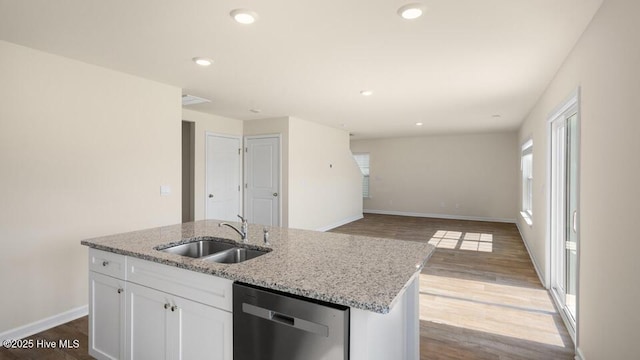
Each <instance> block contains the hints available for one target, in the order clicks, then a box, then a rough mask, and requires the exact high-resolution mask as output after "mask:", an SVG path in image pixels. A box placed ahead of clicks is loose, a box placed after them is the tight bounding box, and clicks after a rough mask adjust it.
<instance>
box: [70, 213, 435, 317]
mask: <svg viewBox="0 0 640 360" xmlns="http://www.w3.org/2000/svg"><path fill="white" fill-rule="evenodd" d="M218 223H219V221H215V220H202V221H196V222H192V223H185V224H179V225H171V226H165V227H158V228H153V229H147V230H140V231H134V232H129V233H123V234H117V235H110V236H104V237H98V238H93V239H87V240H83V241H82V242H81V243H82V245H86V246H89V247H91V248H95V249H99V250H104V251H109V252H113V253H117V254H122V255H127V256H132V257H137V258H140V259H145V260H150V261H154V262H158V263H162V264H166V265H171V266H176V267H179V268H183V269H188V270H192V271H197V272H201V273H205V274H211V275H215V276H219V277H222V278H226V279H230V280H235V281H241V282H244V283H248V284H253V285H257V286H262V287H265V288H270V289H274V290H279V291H283V292H286V293H291V294H295V295H300V296H305V297H308V298H312V299H317V300H322V301H327V302H331V303H335V304H340V305H345V306H349V307H354V308H358V309H364V310H369V311H374V312H377V313H382V314H385V313H388V312H389V310H390V309H391V307H392V306H393V305H394V300H395V299H396V297H397V296H398V295H399V294H401V293H402V291H403V289H404V287H405V286H406V285H407V283H408V281H409V280H411V278H412V276H413V275H414V274H415V273H416V272H418V271H420V270H421V269H422V267H423V266H424V264H425V263H426V261H427V260H428V259H429V257H430V256H431V254H432V252H433V250H434V247H433V246H431V245H428V244H427V243H420V242H413V241H401V240H392V239H381V238H373V237H366V236H355V235H346V234H337V233H324V232H317V231H308V230H299V229H285V228H277V227H272V228H270V231H269V243H270V245H268V246H265V245H264V244H263V226H261V225H252V224H249V238H248V243H246V244H242V243H241V241H240V237H239V235H238V234H237V233H236V232H235V231H233V230H232V229H230V228H228V227H219V226H218ZM234 225H236V226H239V223H234ZM204 238H224V239H231V240H232V241H235V242H237V243H238V245H239V246H244V247H249V248H265V247H267V248H270V249H272V251H271V252H269V253H267V254H264V255H262V256H259V257H257V258H254V259H251V260H248V261H245V262H241V263H238V264H220V263H215V262H212V261H207V260H199V259H193V258H189V257H185V256H180V255H175V254H170V253H167V252H163V251H159V250H156V249H157V248H165V247H167V246H168V245H170V244H180V243H186V242H189V241H193V240H195V239H204ZM227 241H228V240H227Z"/></svg>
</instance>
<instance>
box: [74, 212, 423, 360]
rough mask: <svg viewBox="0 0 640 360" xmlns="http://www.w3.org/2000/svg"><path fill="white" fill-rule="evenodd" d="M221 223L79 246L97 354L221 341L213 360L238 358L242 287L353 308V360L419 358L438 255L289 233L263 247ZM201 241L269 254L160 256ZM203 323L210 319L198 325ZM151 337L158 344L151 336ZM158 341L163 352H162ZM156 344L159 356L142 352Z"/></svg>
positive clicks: (272, 235) (259, 234) (254, 236)
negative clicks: (236, 296)
mask: <svg viewBox="0 0 640 360" xmlns="http://www.w3.org/2000/svg"><path fill="white" fill-rule="evenodd" d="M218 224H219V222H218V221H213V220H203V221H197V222H193V223H185V224H179V225H172V226H166V227H159V228H153V229H148V230H141V231H135V232H130V233H124V234H117V235H111V236H105V237H100V238H94V239H88V240H84V241H82V244H83V245H86V246H89V247H90V253H89V270H90V302H89V307H90V344H89V348H90V350H91V353H92V355H93V356H95V357H97V358H126V359H131V360H133V359H136V358H143V357H147V358H150V357H148V356H146V355H152V357H154V358H155V356H161V357H165V356H169V355H167V354H176V355H179V356H180V357H182V356H183V355H184V354H185V353H189V352H191V351H197V350H194V349H197V347H195V344H200V345H206V344H202V342H205V343H208V344H209V345H211V344H212V342H215V346H211V348H212V349H215V351H216V352H217V355H212V357H211V358H212V359H216V358H220V359H232V356H233V354H232V351H231V349H232V339H231V337H232V336H231V331H232V328H233V326H232V317H231V312H232V311H233V309H232V299H231V294H232V291H231V285H232V283H233V282H234V281H237V282H241V283H244V284H250V285H255V286H259V287H262V288H266V289H270V290H276V291H279V292H282V293H286V294H291V295H295V296H301V297H304V298H308V299H314V300H318V301H322V302H327V303H331V304H337V305H343V306H347V307H349V308H350V327H349V355H350V359H352V360H360V359H363V360H364V359H367V360H372V359H390V358H394V359H418V357H419V318H418V274H419V272H420V270H421V269H422V267H423V266H424V264H425V262H426V261H427V260H428V258H429V257H430V256H431V253H432V252H433V250H434V249H433V247H432V246H431V245H428V244H426V243H419V242H409V241H399V240H391V239H381V238H372V237H364V236H354V235H345V234H336V233H322V232H316V231H307V230H298V229H285V228H270V229H269V244H268V245H267V244H265V243H264V241H263V227H262V226H258V225H249V230H248V239H247V241H246V242H242V241H241V240H240V237H239V235H238V234H237V233H236V232H235V231H233V230H232V229H230V228H228V227H219V226H218ZM201 239H222V241H227V242H237V245H238V246H240V247H245V248H250V249H260V250H266V251H268V252H267V253H266V254H264V255H261V256H259V257H256V258H254V259H251V260H248V261H245V262H240V263H237V264H222V263H216V262H212V261H210V260H203V259H197V258H190V257H186V256H182V255H177V254H173V253H169V252H164V251H161V250H162V249H165V248H167V247H170V246H172V245H178V244H181V243H188V242H192V241H195V240H201ZM122 295H124V296H122ZM154 302H157V303H158V305H159V306H155V305H154ZM156 307H157V308H158V309H160V308H162V309H160V310H158V311H165V312H166V314H170V313H171V312H174V313H177V314H181V315H180V316H179V320H173V319H172V318H171V316H170V315H166V314H164V313H160V312H159V313H157V314H156V313H153V311H152V310H150V309H155V308H156ZM214 310H215V311H214ZM163 314H164V315H163ZM206 314H208V315H206ZM207 316H208V317H207ZM190 317H193V319H191V320H192V322H193V323H205V324H204V326H209V327H210V329H208V330H210V332H209V333H210V334H213V335H211V336H209V337H206V338H203V340H202V341H196V340H197V338H198V337H200V336H201V335H202V334H203V333H207V332H206V331H205V330H206V329H199V328H198V327H199V326H203V325H202V324H198V325H195V329H193V328H185V326H187V325H188V324H187V323H188V321H189V319H190ZM201 317H203V318H208V319H209V321H206V322H205V321H200V322H198V321H196V320H197V319H198V318H201ZM176 321H177V323H175V324H173V323H174V322H176ZM214 324H215V325H214ZM158 329H162V331H160V330H158ZM176 329H177V330H176ZM154 330H157V331H156V333H157V334H156V335H157V336H156V337H155V338H154V337H153V336H151V335H149V334H150V332H153V331H154ZM167 334H169V335H167ZM171 334H173V335H171ZM214 335H215V336H214ZM162 337H165V341H164V346H158V341H159V342H160V343H162V341H161V340H162V339H160V338H162ZM176 337H177V338H178V340H175V338H176ZM183 337H184V338H183ZM211 337H217V338H218V340H219V341H218V340H216V341H213V340H211ZM206 339H208V340H206ZM174 340H175V341H174ZM190 341H191V342H193V343H194V344H193V346H191V345H189V344H190ZM151 346H155V347H157V348H160V347H162V348H163V349H154V350H153V351H154V352H152V353H148V352H145V351H146V350H148V347H151ZM205 347H206V346H205ZM156 350H157V351H156ZM136 354H137V355H138V356H136ZM141 354H146V355H145V356H142V355H141ZM194 354H196V353H195V352H194ZM163 355H164V356H163ZM169 358H171V356H169Z"/></svg>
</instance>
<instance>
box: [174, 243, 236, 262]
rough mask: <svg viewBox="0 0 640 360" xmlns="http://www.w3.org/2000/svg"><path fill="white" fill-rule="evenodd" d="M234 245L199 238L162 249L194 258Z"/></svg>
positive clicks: (227, 248)
mask: <svg viewBox="0 0 640 360" xmlns="http://www.w3.org/2000/svg"><path fill="white" fill-rule="evenodd" d="M234 247H235V245H234V244H230V243H226V242H221V241H217V240H199V241H194V242H190V243H186V244H181V245H176V246H172V247H169V248H166V249H162V251H164V252H168V253H172V254H176V255H182V256H188V257H192V258H201V257H203V256H208V255H211V254H215V253H219V252H221V251H225V250H229V249H231V248H234Z"/></svg>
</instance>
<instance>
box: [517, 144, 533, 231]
mask: <svg viewBox="0 0 640 360" xmlns="http://www.w3.org/2000/svg"><path fill="white" fill-rule="evenodd" d="M520 167H521V170H522V210H521V212H520V214H522V217H523V218H524V219H525V221H526V222H527V224H529V225H531V224H532V223H533V222H532V220H531V218H532V216H533V210H532V209H533V206H532V204H533V140H529V141H527V142H525V143H524V145H522V160H521V165H520Z"/></svg>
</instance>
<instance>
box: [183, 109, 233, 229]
mask: <svg viewBox="0 0 640 360" xmlns="http://www.w3.org/2000/svg"><path fill="white" fill-rule="evenodd" d="M182 120H184V121H190V122H193V123H195V139H194V140H195V157H194V163H195V168H194V208H195V213H194V220H202V219H204V218H205V213H204V212H205V202H206V194H205V193H206V184H205V180H206V171H205V169H206V166H205V160H206V145H207V141H206V134H207V132H210V133H214V134H220V135H234V136H239V137H242V131H243V123H242V121H240V120H236V119H230V118H226V117H222V116H218V115H212V114H206V113H201V112H199V111H194V110H190V109H183V110H182Z"/></svg>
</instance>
